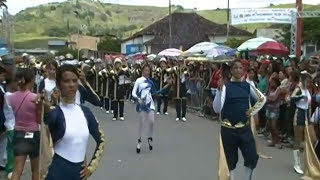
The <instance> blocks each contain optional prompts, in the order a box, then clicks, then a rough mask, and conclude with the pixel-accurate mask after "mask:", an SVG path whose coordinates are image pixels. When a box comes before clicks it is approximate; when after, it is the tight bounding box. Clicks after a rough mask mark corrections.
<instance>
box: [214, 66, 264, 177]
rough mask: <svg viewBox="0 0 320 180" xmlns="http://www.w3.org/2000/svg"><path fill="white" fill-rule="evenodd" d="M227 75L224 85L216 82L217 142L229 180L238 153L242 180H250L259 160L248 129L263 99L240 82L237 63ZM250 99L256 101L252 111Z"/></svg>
mask: <svg viewBox="0 0 320 180" xmlns="http://www.w3.org/2000/svg"><path fill="white" fill-rule="evenodd" d="M231 74H232V78H231V80H229V81H226V82H223V80H222V79H220V80H219V87H218V88H219V89H218V91H217V94H216V98H215V99H214V102H213V109H214V110H215V112H216V113H221V140H222V144H223V149H224V154H225V157H226V161H227V165H228V169H229V171H230V172H229V173H230V180H235V174H234V172H235V168H236V165H237V162H238V149H240V150H241V152H242V155H243V158H244V166H245V180H251V178H252V173H253V169H254V168H255V167H256V165H257V163H258V158H259V156H258V153H257V149H256V144H255V141H254V137H253V133H252V131H251V128H250V118H251V116H253V115H255V114H256V113H258V111H259V110H260V109H261V108H262V107H263V105H264V104H265V102H266V98H265V97H264V96H263V94H262V93H261V92H260V91H259V90H258V89H256V88H255V87H253V86H251V85H250V84H249V83H247V82H246V81H242V80H241V77H242V75H243V65H242V64H241V62H240V61H238V60H236V61H235V62H234V63H233V65H232V66H231ZM250 98H253V99H254V100H255V101H256V103H255V105H254V106H253V107H252V108H250V100H251V99H250Z"/></svg>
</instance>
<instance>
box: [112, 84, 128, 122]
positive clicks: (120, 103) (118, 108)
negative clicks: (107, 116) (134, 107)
mask: <svg viewBox="0 0 320 180" xmlns="http://www.w3.org/2000/svg"><path fill="white" fill-rule="evenodd" d="M125 92H126V89H125V85H124V84H122V85H119V86H118V88H117V92H116V96H117V97H116V99H114V100H112V103H111V106H112V107H111V108H112V110H113V118H118V115H120V117H124V115H123V111H124V96H125Z"/></svg>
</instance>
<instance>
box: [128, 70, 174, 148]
mask: <svg viewBox="0 0 320 180" xmlns="http://www.w3.org/2000/svg"><path fill="white" fill-rule="evenodd" d="M150 75H151V67H150V66H149V65H148V64H145V65H144V66H143V68H142V76H141V77H140V78H138V79H137V80H136V82H135V84H134V87H133V90H132V96H133V98H135V99H137V101H138V103H137V108H136V110H137V112H138V113H139V115H140V116H141V118H140V121H139V139H138V144H137V148H136V150H137V153H138V154H139V153H140V150H141V138H142V131H143V127H144V124H145V123H147V125H148V126H147V127H148V144H149V150H150V151H152V149H153V146H152V141H153V138H152V137H153V126H154V111H155V106H154V102H153V98H152V96H153V95H155V94H157V93H159V92H160V91H161V90H160V91H159V92H156V87H155V85H154V84H153V82H152V80H151V79H150ZM168 86H169V84H168V85H166V86H165V87H164V88H167V87H168Z"/></svg>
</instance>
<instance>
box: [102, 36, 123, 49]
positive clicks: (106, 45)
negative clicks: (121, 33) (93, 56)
mask: <svg viewBox="0 0 320 180" xmlns="http://www.w3.org/2000/svg"><path fill="white" fill-rule="evenodd" d="M98 50H99V51H108V52H121V40H120V39H117V38H113V37H110V35H109V36H104V37H103V38H102V39H101V41H100V43H99V44H98Z"/></svg>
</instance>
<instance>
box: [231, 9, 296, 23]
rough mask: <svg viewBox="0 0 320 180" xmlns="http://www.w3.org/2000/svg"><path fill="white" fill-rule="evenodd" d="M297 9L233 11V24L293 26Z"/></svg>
mask: <svg viewBox="0 0 320 180" xmlns="http://www.w3.org/2000/svg"><path fill="white" fill-rule="evenodd" d="M296 12H297V10H296V9H293V8H292V9H282V8H276V9H269V8H261V9H259V8H257V9H231V24H232V25H238V24H254V23H277V24H291V22H292V21H291V20H292V13H296Z"/></svg>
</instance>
